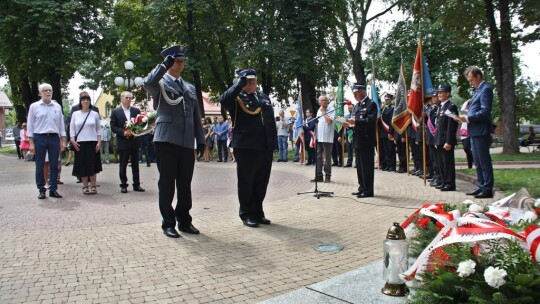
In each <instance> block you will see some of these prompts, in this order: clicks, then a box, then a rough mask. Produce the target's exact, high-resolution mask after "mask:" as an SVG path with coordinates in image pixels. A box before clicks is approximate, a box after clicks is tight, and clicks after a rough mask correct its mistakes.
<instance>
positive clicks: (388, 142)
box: [381, 93, 396, 172]
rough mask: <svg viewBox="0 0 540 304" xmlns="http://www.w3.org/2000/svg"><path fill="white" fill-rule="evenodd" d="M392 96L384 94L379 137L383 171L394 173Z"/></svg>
mask: <svg viewBox="0 0 540 304" xmlns="http://www.w3.org/2000/svg"><path fill="white" fill-rule="evenodd" d="M393 100H394V95H392V94H390V93H386V94H384V106H383V109H382V115H381V125H382V128H383V130H384V132H383V135H384V136H382V137H381V139H382V142H381V146H384V155H381V157H383V156H384V164H385V165H386V166H385V169H383V171H389V172H396V144H395V143H394V126H392V114H393V113H394V106H393V105H392V102H393Z"/></svg>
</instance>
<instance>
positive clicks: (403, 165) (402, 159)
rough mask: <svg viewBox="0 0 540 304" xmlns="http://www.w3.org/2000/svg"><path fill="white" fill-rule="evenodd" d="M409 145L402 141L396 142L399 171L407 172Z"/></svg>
mask: <svg viewBox="0 0 540 304" xmlns="http://www.w3.org/2000/svg"><path fill="white" fill-rule="evenodd" d="M406 148H407V144H406V143H404V142H401V139H397V140H396V149H397V154H398V158H399V170H401V171H407V155H406V152H407V149H406Z"/></svg>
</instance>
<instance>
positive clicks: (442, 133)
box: [435, 100, 458, 146]
mask: <svg viewBox="0 0 540 304" xmlns="http://www.w3.org/2000/svg"><path fill="white" fill-rule="evenodd" d="M446 110H450V112H452V113H454V114H456V115H458V109H457V106H456V105H455V104H453V103H452V101H450V100H448V101H447V102H446V103H445V104H444V106H443V105H442V103H441V109H440V110H439V115H438V117H437V136H436V137H435V145H437V146H444V144H446V143H448V144H451V145H452V146H455V145H456V144H457V138H456V132H457V128H458V123H457V122H456V121H455V120H453V119H452V118H450V117H448V116H447V115H446V114H444V112H446Z"/></svg>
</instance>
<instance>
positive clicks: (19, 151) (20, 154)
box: [15, 140, 24, 159]
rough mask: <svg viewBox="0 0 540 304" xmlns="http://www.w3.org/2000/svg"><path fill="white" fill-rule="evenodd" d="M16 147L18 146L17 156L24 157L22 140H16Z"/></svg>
mask: <svg viewBox="0 0 540 304" xmlns="http://www.w3.org/2000/svg"><path fill="white" fill-rule="evenodd" d="M15 147H16V148H17V156H19V159H21V158H24V155H23V154H22V152H21V141H20V140H15Z"/></svg>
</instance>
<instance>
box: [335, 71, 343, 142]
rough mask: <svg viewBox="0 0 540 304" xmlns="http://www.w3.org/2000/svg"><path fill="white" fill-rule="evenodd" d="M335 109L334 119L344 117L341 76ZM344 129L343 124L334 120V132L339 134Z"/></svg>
mask: <svg viewBox="0 0 540 304" xmlns="http://www.w3.org/2000/svg"><path fill="white" fill-rule="evenodd" d="M334 108H335V109H336V111H335V115H334V117H335V118H338V117H343V80H342V77H341V76H339V83H338V91H337V98H336V102H335V105H334ZM342 127H343V123H342V122H340V121H337V120H336V119H334V130H336V131H337V132H339V131H341V128H342Z"/></svg>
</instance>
